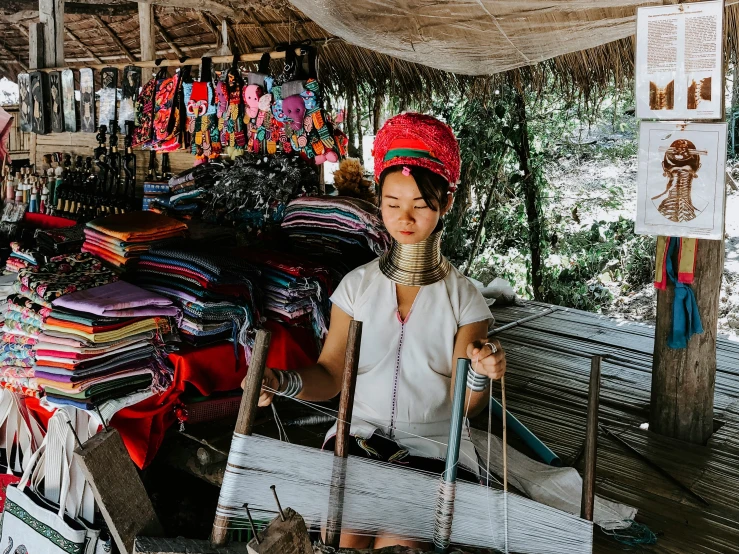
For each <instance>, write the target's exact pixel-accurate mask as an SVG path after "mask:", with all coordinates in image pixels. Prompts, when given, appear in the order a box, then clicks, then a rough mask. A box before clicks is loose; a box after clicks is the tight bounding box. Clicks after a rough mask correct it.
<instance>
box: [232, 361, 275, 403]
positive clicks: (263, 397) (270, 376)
mask: <svg viewBox="0 0 739 554" xmlns="http://www.w3.org/2000/svg"><path fill="white" fill-rule="evenodd" d="M245 386H246V377H244V380H243V381H241V388H242V389H243V388H244V387H245ZM279 387H280V380H279V379H278V378H277V374H276V373H275V370H274V369H270V368H268V367H265V368H264V377H263V378H262V392H261V394H260V395H259V407H260V408H263V407H264V406H269V405H270V404H272V398H273V397H274V395H275V392H274V391H276V390H277V389H279Z"/></svg>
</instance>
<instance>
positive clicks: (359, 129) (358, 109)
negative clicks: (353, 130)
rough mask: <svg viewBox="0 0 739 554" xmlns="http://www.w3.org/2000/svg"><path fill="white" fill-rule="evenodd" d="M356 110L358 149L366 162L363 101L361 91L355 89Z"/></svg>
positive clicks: (361, 158) (361, 157) (360, 157)
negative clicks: (360, 96) (360, 98)
mask: <svg viewBox="0 0 739 554" xmlns="http://www.w3.org/2000/svg"><path fill="white" fill-rule="evenodd" d="M354 112H355V117H356V120H357V150H358V151H359V159H360V160H362V162H364V131H363V130H362V103H361V101H360V100H359V92H358V91H357V90H355V91H354Z"/></svg>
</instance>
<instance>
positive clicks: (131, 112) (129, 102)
mask: <svg viewBox="0 0 739 554" xmlns="http://www.w3.org/2000/svg"><path fill="white" fill-rule="evenodd" d="M139 89H141V68H140V67H136V66H133V65H129V66H127V67H126V68H125V69H124V70H123V82H122V83H121V103H120V106H119V107H118V125H119V126H120V127H121V129H123V128H125V127H126V121H131V122H133V121H135V119H136V110H135V107H134V103H135V101H136V97H137V96H138V95H139Z"/></svg>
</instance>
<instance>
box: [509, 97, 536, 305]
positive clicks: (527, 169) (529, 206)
mask: <svg viewBox="0 0 739 554" xmlns="http://www.w3.org/2000/svg"><path fill="white" fill-rule="evenodd" d="M515 105H516V116H517V120H518V124H519V126H520V129H521V140H520V142H519V144H517V145H516V153H517V154H518V160H519V164H518V167H519V169H520V170H521V172H522V173H523V176H522V180H521V187H522V190H523V195H524V203H525V205H526V219H527V220H528V226H529V249H530V250H531V286H532V288H533V289H534V290H533V292H534V299H535V300H541V299H542V290H541V288H542V286H541V285H542V278H541V243H542V239H541V233H542V229H541V220H542V213H541V205H540V204H539V185H538V183H537V182H536V177H535V176H534V175H533V173H532V172H531V165H530V157H531V150H530V146H529V130H528V125H527V123H526V100H525V98H524V92H523V91H522V90H516V91H515Z"/></svg>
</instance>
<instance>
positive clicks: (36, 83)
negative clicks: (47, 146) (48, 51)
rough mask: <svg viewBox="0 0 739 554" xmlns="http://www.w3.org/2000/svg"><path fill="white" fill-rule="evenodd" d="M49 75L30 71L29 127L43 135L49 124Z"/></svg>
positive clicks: (49, 128) (48, 128) (49, 126)
mask: <svg viewBox="0 0 739 554" xmlns="http://www.w3.org/2000/svg"><path fill="white" fill-rule="evenodd" d="M49 119H50V118H49V76H48V75H47V74H46V73H44V72H43V71H34V72H33V73H31V129H32V131H33V132H34V133H37V134H39V135H45V134H46V133H48V132H49V131H50V130H51V125H49V123H50V121H49Z"/></svg>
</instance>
